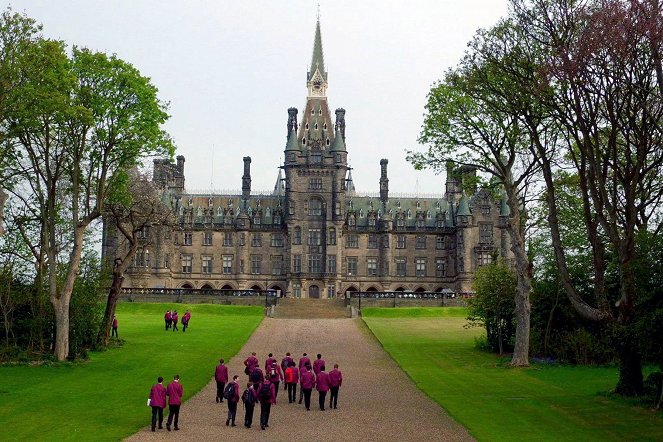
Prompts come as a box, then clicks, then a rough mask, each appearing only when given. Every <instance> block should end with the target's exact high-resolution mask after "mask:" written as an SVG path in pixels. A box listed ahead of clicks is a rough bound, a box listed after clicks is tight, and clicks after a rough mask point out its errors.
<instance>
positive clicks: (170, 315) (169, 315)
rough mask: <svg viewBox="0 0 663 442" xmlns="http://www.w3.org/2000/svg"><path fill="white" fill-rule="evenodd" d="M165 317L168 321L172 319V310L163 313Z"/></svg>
mask: <svg viewBox="0 0 663 442" xmlns="http://www.w3.org/2000/svg"><path fill="white" fill-rule="evenodd" d="M163 319H165V320H166V321H170V320H171V319H173V315H172V314H171V313H170V312H166V314H165V315H163Z"/></svg>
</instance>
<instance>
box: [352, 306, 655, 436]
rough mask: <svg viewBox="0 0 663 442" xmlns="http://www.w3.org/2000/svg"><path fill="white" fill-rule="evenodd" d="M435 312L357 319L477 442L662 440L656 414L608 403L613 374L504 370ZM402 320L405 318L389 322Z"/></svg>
mask: <svg viewBox="0 0 663 442" xmlns="http://www.w3.org/2000/svg"><path fill="white" fill-rule="evenodd" d="M384 310H388V311H387V312H385V311H384ZM438 311H439V313H438V314H437V315H435V314H434V313H431V312H430V309H424V310H423V311H422V312H421V313H422V315H423V317H420V318H417V317H416V316H417V310H416V309H407V310H405V309H366V310H364V311H362V314H363V317H364V321H365V322H366V324H367V325H368V327H369V328H370V329H371V331H372V332H373V333H374V335H375V336H376V337H377V338H378V340H379V341H380V342H381V343H382V345H383V346H384V348H385V349H386V350H387V352H389V353H390V354H391V356H392V357H393V358H394V359H395V360H396V362H397V363H398V364H399V365H400V366H401V367H402V368H403V369H404V370H405V371H406V372H407V373H408V375H409V376H410V377H411V378H412V379H413V380H414V382H415V383H416V384H417V386H418V387H419V388H420V389H421V390H423V391H424V392H426V393H427V394H428V395H429V396H430V397H431V398H433V400H435V401H436V402H438V403H439V404H440V405H442V406H443V407H444V408H445V409H446V410H447V411H448V412H449V414H451V415H452V416H453V417H454V418H455V419H456V420H457V421H458V422H460V423H461V424H463V425H464V426H465V427H466V428H467V429H468V430H469V431H470V433H471V434H472V435H473V436H475V437H476V438H477V439H478V440H490V441H494V440H521V441H522V440H537V441H539V440H602V441H622V440H652V441H653V440H663V417H662V416H661V414H660V413H658V414H657V413H656V412H654V411H650V410H645V409H642V408H638V407H635V406H631V405H629V404H627V403H626V402H625V401H620V400H617V399H613V398H609V397H607V396H606V395H605V393H606V392H608V391H610V389H612V388H613V387H614V386H615V383H616V381H617V369H616V368H614V367H581V366H578V367H575V366H559V365H534V366H532V367H531V368H526V369H512V368H508V367H507V366H506V365H505V363H504V359H501V360H500V359H499V358H498V357H496V356H494V355H491V354H489V353H485V352H482V351H479V350H476V349H475V348H474V337H475V336H477V335H478V334H479V333H481V330H479V329H476V328H473V329H466V328H464V327H463V325H465V323H466V321H465V320H464V319H463V318H462V317H454V314H450V312H449V311H448V310H446V309H443V308H442V309H438ZM399 312H402V313H401V314H402V315H403V316H404V317H401V318H398V317H394V316H395V315H398V313H399ZM456 312H458V311H456ZM387 316H390V317H387ZM435 316H437V317H435Z"/></svg>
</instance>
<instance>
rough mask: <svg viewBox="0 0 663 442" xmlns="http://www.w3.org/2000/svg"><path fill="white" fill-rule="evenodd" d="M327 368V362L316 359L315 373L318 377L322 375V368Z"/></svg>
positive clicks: (314, 364)
mask: <svg viewBox="0 0 663 442" xmlns="http://www.w3.org/2000/svg"><path fill="white" fill-rule="evenodd" d="M324 366H325V360H324V359H316V360H315V361H313V372H314V373H315V374H316V375H317V374H318V373H320V368H321V367H324Z"/></svg>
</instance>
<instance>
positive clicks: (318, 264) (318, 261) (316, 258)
mask: <svg viewBox="0 0 663 442" xmlns="http://www.w3.org/2000/svg"><path fill="white" fill-rule="evenodd" d="M308 271H309V273H320V272H321V271H322V256H321V255H316V254H313V255H309V256H308Z"/></svg>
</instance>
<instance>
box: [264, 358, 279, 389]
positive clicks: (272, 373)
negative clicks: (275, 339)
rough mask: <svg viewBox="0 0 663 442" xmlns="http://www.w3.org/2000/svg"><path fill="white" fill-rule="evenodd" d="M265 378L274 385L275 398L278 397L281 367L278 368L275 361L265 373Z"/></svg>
mask: <svg viewBox="0 0 663 442" xmlns="http://www.w3.org/2000/svg"><path fill="white" fill-rule="evenodd" d="M265 377H268V378H269V382H271V383H272V384H274V389H275V392H276V396H277V397H278V395H279V385H280V383H281V381H282V380H283V372H282V371H281V367H279V365H278V364H277V363H276V360H274V362H272V366H271V367H270V368H269V369H268V370H266V371H265Z"/></svg>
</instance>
